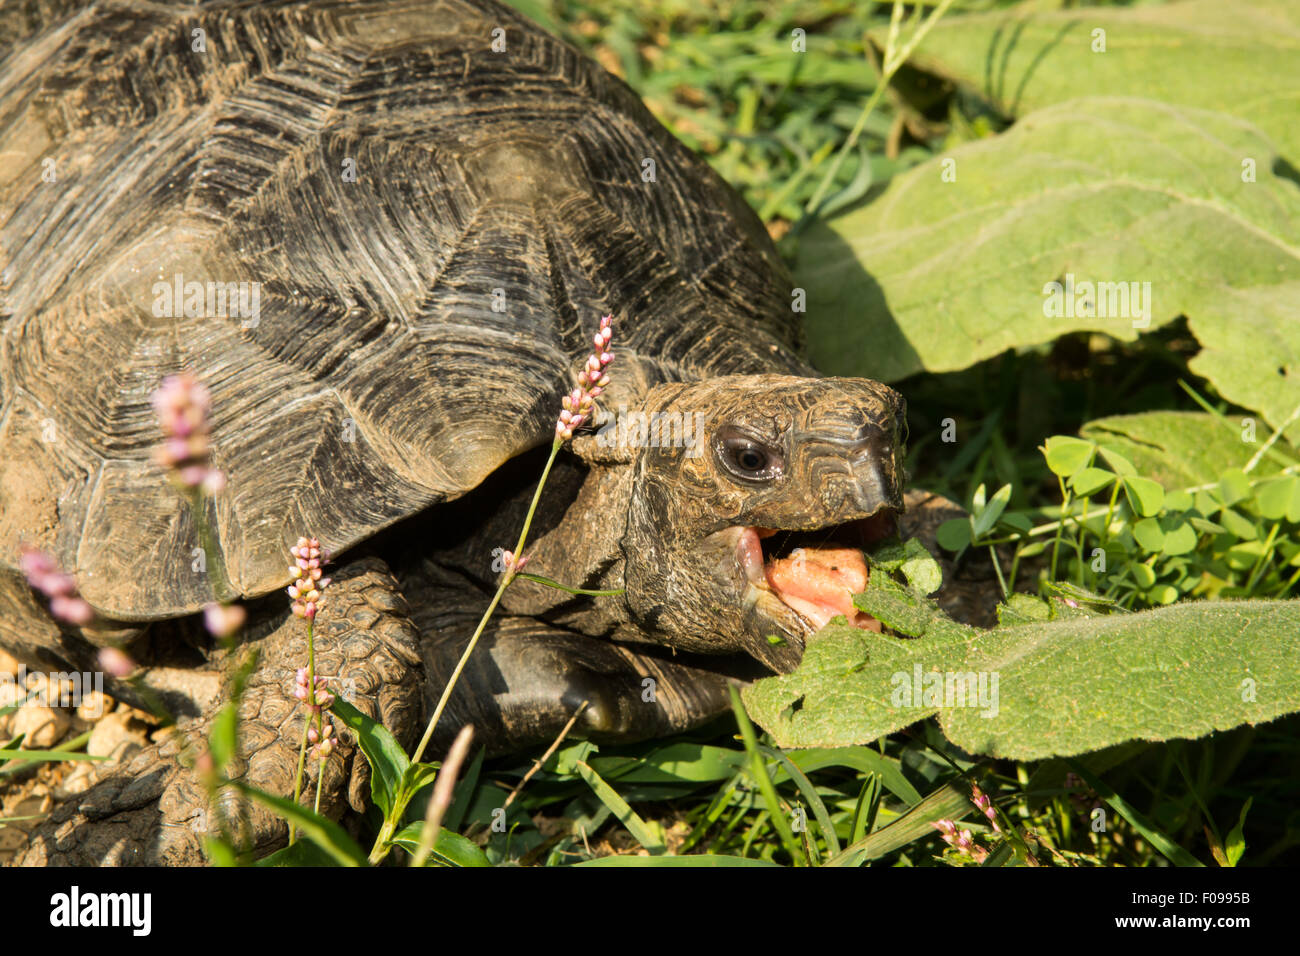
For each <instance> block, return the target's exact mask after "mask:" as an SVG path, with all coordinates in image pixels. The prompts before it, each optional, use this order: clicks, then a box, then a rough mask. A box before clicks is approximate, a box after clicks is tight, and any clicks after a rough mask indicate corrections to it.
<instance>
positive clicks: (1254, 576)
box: [1246, 521, 1282, 594]
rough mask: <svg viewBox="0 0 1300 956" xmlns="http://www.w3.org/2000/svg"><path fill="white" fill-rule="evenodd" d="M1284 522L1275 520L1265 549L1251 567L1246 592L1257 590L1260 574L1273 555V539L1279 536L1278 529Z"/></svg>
mask: <svg viewBox="0 0 1300 956" xmlns="http://www.w3.org/2000/svg"><path fill="white" fill-rule="evenodd" d="M1281 524H1282V522H1281V521H1274V522H1273V527H1272V528H1270V529H1269V531H1268V538H1267V539H1266V540H1265V541H1264V551H1263V553H1261V554H1260V556H1259V559H1258V560H1257V561H1256V562H1255V566H1254V567H1253V568H1251V571H1250V578H1249V579H1248V580H1247V581H1246V593H1247V594H1249V593H1250V592H1251V591H1253V590H1255V582H1256V581H1258V580H1259V574H1260V572H1261V571H1263V570H1264V565H1265V564H1266V563H1267V562H1268V559H1269V558H1270V557H1272V555H1273V541H1274V540H1275V539H1276V538H1277V529H1278V527H1280V526H1281Z"/></svg>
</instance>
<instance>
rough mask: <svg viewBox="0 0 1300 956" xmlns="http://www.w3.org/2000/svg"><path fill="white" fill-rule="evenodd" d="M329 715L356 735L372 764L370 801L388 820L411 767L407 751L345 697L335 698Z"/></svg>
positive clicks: (380, 725)
mask: <svg viewBox="0 0 1300 956" xmlns="http://www.w3.org/2000/svg"><path fill="white" fill-rule="evenodd" d="M330 713H332V714H333V715H334V716H335V717H337V718H338V719H339V720H340V721H341V722H342V723H343V725H344V726H345V727H347V728H348V729H349V730H351V731H352V732H353V733H354V734H356V735H357V743H358V744H359V745H360V747H361V752H362V753H363V754H365V755H366V760H367V761H368V762H369V764H370V796H371V799H373V800H374V801H375V805H376V806H377V807H379V809H380V811H382V812H383V814H384V817H385V818H387V817H388V816H389V815H390V814H391V813H392V812H393V808H394V807H395V806H396V804H397V793H398V789H399V788H400V786H401V783H402V778H403V776H404V775H405V774H406V772H407V770H408V768H409V767H410V766H411V762H410V761H409V760H408V759H407V757H406V751H405V750H403V749H402V745H401V744H399V743H398V742H397V738H396V737H394V736H393V735H392V734H391V733H390V732H389V731H388V729H387V728H386V727H384V725H383V724H381V723H379V721H377V720H375V719H373V718H371V717H367V716H366V715H365V714H363V713H362V712H361V711H359V710H357V709H356V708H355V707H353V706H352V705H351V704H349V703H348V702H347V701H346V700H344V699H343V698H342V697H336V698H335V700H334V703H333V705H332V706H331V707H330ZM426 782H427V781H426Z"/></svg>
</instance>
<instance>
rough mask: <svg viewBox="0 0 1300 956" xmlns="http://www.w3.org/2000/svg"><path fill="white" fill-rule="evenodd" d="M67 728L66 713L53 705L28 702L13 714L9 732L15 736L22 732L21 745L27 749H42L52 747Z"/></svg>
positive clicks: (60, 738) (61, 737)
mask: <svg viewBox="0 0 1300 956" xmlns="http://www.w3.org/2000/svg"><path fill="white" fill-rule="evenodd" d="M67 730H68V715H67V714H65V713H64V712H63V711H61V710H58V709H56V708H53V707H42V706H40V705H37V704H28V705H27V706H25V707H20V708H19V709H18V712H17V713H16V714H14V715H13V722H12V724H11V725H10V732H11V733H12V734H13V735H14V736H15V737H17V736H18V735H19V734H24V735H25V736H24V737H23V747H24V748H25V749H27V750H44V749H46V748H48V747H53V746H54V745H55V744H57V743H58V742H59V741H60V740H62V739H63V735H64V734H65V733H66V732H67Z"/></svg>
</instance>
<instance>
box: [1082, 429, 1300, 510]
mask: <svg viewBox="0 0 1300 956" xmlns="http://www.w3.org/2000/svg"><path fill="white" fill-rule="evenodd" d="M1239 424H1240V423H1239V421H1233V420H1229V421H1228V422H1227V423H1225V422H1224V421H1221V420H1220V419H1218V418H1215V417H1214V416H1213V415H1209V414H1206V413H1204V412H1173V411H1158V412H1141V413H1138V414H1136V415H1112V416H1110V417H1108V418H1099V419H1097V420H1095V421H1091V422H1089V423H1088V424H1086V425H1084V426H1083V428H1081V429H1079V434H1080V435H1082V436H1083V437H1084V438H1089V439H1091V440H1093V441H1095V442H1098V443H1100V444H1103V445H1105V446H1106V447H1108V448H1113V449H1115V450H1116V451H1118V452H1119V453H1120V454H1122V455H1123V456H1124V457H1125V458H1127V459H1128V460H1129V461H1130V462H1132V463H1133V465H1134V466H1136V468H1137V470H1138V473H1139V474H1141V475H1144V476H1145V477H1147V478H1153V479H1155V480H1156V481H1158V482H1160V484H1161V485H1162V486H1164V488H1165V489H1166V490H1169V491H1173V490H1175V489H1178V488H1188V487H1193V486H1197V485H1203V484H1206V483H1208V482H1214V481H1218V480H1219V476H1220V475H1222V474H1223V472H1224V471H1226V470H1227V469H1229V468H1241V467H1242V466H1244V465H1245V464H1246V463H1247V462H1249V461H1250V459H1251V458H1252V457H1253V456H1254V455H1255V453H1256V452H1257V451H1259V448H1260V446H1261V445H1262V444H1263V443H1264V441H1265V440H1266V439H1267V438H1268V435H1267V434H1265V433H1264V431H1263V429H1257V430H1255V434H1254V436H1253V437H1254V438H1255V441H1254V442H1251V441H1244V440H1243V437H1249V429H1242V428H1239V427H1237V426H1238V425H1239ZM1279 450H1282V451H1286V452H1288V453H1289V452H1290V451H1291V449H1290V448H1288V447H1287V446H1286V445H1285V444H1283V445H1282V446H1281V447H1280V449H1279ZM1279 467H1280V466H1279V465H1278V464H1276V463H1275V462H1273V461H1272V460H1270V459H1268V458H1264V459H1262V460H1261V461H1260V463H1259V465H1258V466H1257V467H1256V469H1255V475H1257V476H1260V475H1268V474H1272V473H1274V472H1276V471H1278V469H1279Z"/></svg>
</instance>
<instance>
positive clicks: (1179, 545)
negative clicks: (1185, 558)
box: [1147, 517, 1197, 556]
mask: <svg viewBox="0 0 1300 956" xmlns="http://www.w3.org/2000/svg"><path fill="white" fill-rule="evenodd" d="M1147 520H1150V519H1147ZM1160 527H1161V529H1162V530H1163V531H1164V539H1165V540H1164V544H1163V546H1162V547H1161V550H1162V551H1163V552H1164V553H1165V554H1167V555H1170V556H1173V555H1177V554H1186V553H1187V552H1189V551H1192V550H1194V549H1195V548H1196V541H1197V534H1196V529H1195V528H1193V527H1192V526H1191V525H1190V524H1189V523H1188V522H1186V521H1183V520H1181V519H1179V518H1172V517H1166V518H1161V519H1160Z"/></svg>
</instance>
